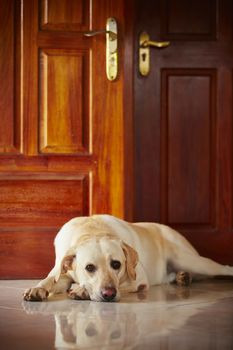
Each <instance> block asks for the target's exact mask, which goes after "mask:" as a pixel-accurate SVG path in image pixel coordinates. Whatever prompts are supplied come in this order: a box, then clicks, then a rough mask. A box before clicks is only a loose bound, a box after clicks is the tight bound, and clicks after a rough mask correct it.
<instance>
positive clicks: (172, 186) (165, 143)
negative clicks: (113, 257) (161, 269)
mask: <svg viewBox="0 0 233 350" xmlns="http://www.w3.org/2000/svg"><path fill="white" fill-rule="evenodd" d="M232 6H233V4H232V1H230V0H224V1H221V2H215V1H206V2H205V3H204V2H202V1H201V0H200V1H199V0H198V1H191V2H188V3H187V2H185V1H183V0H177V1H159V0H158V1H154V2H149V1H146V2H143V1H141V0H138V1H137V7H136V10H135V14H136V18H135V42H136V41H137V38H138V34H139V33H140V32H141V31H142V30H145V28H146V29H147V30H148V32H149V34H150V37H151V39H152V40H164V39H169V40H171V45H170V46H169V47H168V48H166V49H163V50H156V49H151V70H150V74H149V76H148V77H147V78H143V77H141V76H140V75H139V73H138V69H137V67H135V86H134V91H135V103H134V114H135V174H134V176H135V211H134V219H135V220H139V221H144V220H145V221H158V222H162V223H164V224H169V225H171V226H173V227H174V228H176V229H177V230H179V231H180V232H181V233H183V234H184V235H185V236H186V237H187V238H188V239H189V240H190V241H191V242H192V243H193V244H194V246H195V247H196V248H197V250H198V251H199V252H200V253H201V254H203V255H205V256H208V257H211V258H214V259H215V260H218V261H220V262H222V263H228V264H232V263H233V255H232V246H233V230H232V223H233V219H232V218H233V216H232V205H233V200H232V199H233V196H232V193H233V191H232V177H233V171H232V170H233V166H232V160H233V157H232V130H233V128H232V115H233V106H232V96H233V94H232V88H233V75H232V71H233V60H232V57H233V41H232V37H233V15H232V14H233V8H232ZM200 9H202V10H203V11H201V13H200V16H196V14H197V13H198V12H199V10H200ZM136 61H137V56H136V53H135V62H136Z"/></svg>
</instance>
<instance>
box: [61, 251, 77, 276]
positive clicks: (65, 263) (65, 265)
mask: <svg viewBox="0 0 233 350" xmlns="http://www.w3.org/2000/svg"><path fill="white" fill-rule="evenodd" d="M74 259H75V255H73V254H72V255H67V256H65V257H64V258H63V259H62V263H61V273H66V272H67V271H68V270H72V269H73V268H72V265H73V262H74Z"/></svg>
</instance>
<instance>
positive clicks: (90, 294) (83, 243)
mask: <svg viewBox="0 0 233 350" xmlns="http://www.w3.org/2000/svg"><path fill="white" fill-rule="evenodd" d="M55 250H56V262H55V266H54V268H53V269H52V271H51V272H50V273H49V274H48V276H47V277H46V278H45V279H44V280H42V281H41V282H40V283H39V284H38V285H37V286H36V287H34V288H31V289H29V290H27V291H25V293H24V299H25V300H31V301H36V300H45V299H46V298H47V297H48V295H49V293H60V292H65V291H69V295H70V296H71V297H72V298H75V299H89V298H90V299H91V300H95V301H104V300H105V299H104V298H103V291H105V292H106V291H107V293H110V294H111V293H112V290H115V292H116V293H115V294H116V295H114V297H113V298H112V299H111V300H114V301H117V300H119V299H120V293H121V291H127V292H137V291H140V290H142V289H144V290H147V289H148V288H149V286H151V285H156V284H157V285H158V284H163V283H170V282H174V281H175V278H176V272H178V271H181V270H182V271H186V272H189V273H192V274H193V275H194V277H195V275H204V276H215V275H228V276H233V267H230V266H224V265H221V264H218V263H216V262H214V261H213V260H210V259H207V258H204V257H201V256H200V255H199V254H198V253H197V251H196V250H195V249H194V248H193V247H192V246H191V244H190V243H189V242H188V241H187V240H186V239H185V238H184V237H183V236H182V235H180V234H179V233H178V232H176V231H174V230H173V229H171V228H170V227H168V226H165V225H161V224H156V223H128V222H126V221H123V220H120V219H118V218H116V217H113V216H110V215H93V216H90V217H80V218H75V219H72V220H70V221H69V222H68V223H66V224H65V225H64V226H63V227H62V228H61V230H60V231H59V233H58V234H57V236H56V238H55ZM112 261H117V262H120V264H121V266H120V268H119V269H114V268H112V266H111V262H112ZM90 264H91V265H92V266H93V265H94V266H95V271H94V272H89V271H87V268H86V267H87V266H88V265H90ZM109 301H110V300H109Z"/></svg>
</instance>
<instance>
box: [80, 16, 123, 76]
mask: <svg viewBox="0 0 233 350" xmlns="http://www.w3.org/2000/svg"><path fill="white" fill-rule="evenodd" d="M83 34H84V35H85V36H87V37H93V36H95V35H99V34H106V75H107V78H108V80H110V81H112V80H115V79H116V78H117V73H118V30H117V22H116V20H115V18H112V17H110V18H108V19H107V21H106V29H101V30H92V31H90V32H85V33H83Z"/></svg>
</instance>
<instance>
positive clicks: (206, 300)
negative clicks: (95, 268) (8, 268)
mask: <svg viewBox="0 0 233 350" xmlns="http://www.w3.org/2000/svg"><path fill="white" fill-rule="evenodd" d="M33 285H35V281H0V348H1V349H3V350H5V349H7V350H10V349H14V350H15V349H24V350H25V349H33V350H35V349H40V350H46V349H59V350H64V349H135V350H137V349H143V350H146V349H163V350H167V349H169V350H170V349H178V350H183V349H184V350H189V349H201V350H202V349H215V350H216V349H219V350H224V349H229V350H230V349H233V281H222V280H220V281H218V280H214V281H206V282H199V283H194V284H193V285H192V286H191V287H186V288H184V287H183V288H182V287H177V286H175V285H168V286H157V287H152V288H151V289H150V291H149V293H148V294H147V295H137V294H128V295H125V296H123V297H122V299H121V301H120V302H119V303H97V302H91V301H75V300H69V299H67V298H66V296H64V295H63V296H62V295H60V296H57V297H56V298H55V297H53V298H52V299H50V300H49V301H47V302H34V303H33V302H25V301H23V300H22V292H23V291H24V289H25V288H27V287H31V286H33Z"/></svg>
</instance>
